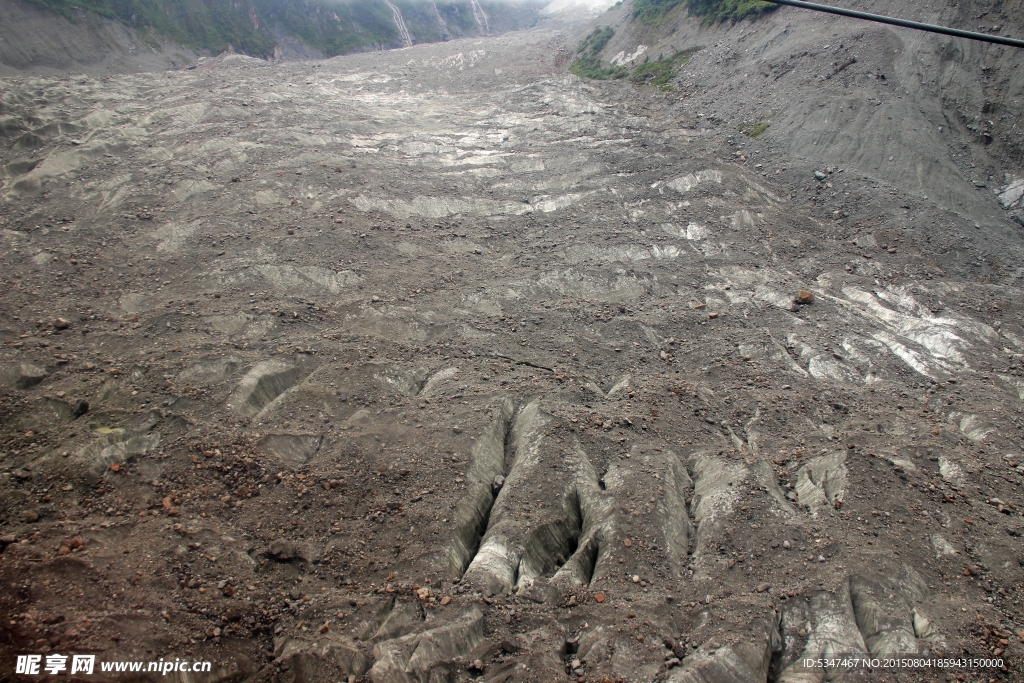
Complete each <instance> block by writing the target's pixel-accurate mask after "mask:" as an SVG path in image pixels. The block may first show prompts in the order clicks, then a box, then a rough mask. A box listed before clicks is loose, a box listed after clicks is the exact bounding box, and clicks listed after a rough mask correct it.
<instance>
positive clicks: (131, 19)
mask: <svg viewBox="0 0 1024 683" xmlns="http://www.w3.org/2000/svg"><path fill="white" fill-rule="evenodd" d="M28 2H31V3H34V4H36V5H39V6H41V7H45V8H47V9H49V10H52V11H54V12H57V13H58V14H61V15H63V16H64V17H67V18H68V19H70V20H71V21H77V20H78V18H79V16H80V12H79V10H86V11H89V12H93V13H95V14H98V15H100V16H103V17H107V18H108V19H116V20H118V21H121V22H122V23H124V24H126V25H128V26H132V27H134V28H135V29H137V30H138V31H139V32H140V33H141V34H142V35H143V36H145V37H150V38H153V37H156V36H162V37H165V38H169V39H170V40H172V41H174V42H176V43H179V44H181V45H185V46H187V47H190V48H192V49H194V50H205V51H209V52H212V53H219V52H224V51H225V50H228V49H234V50H235V51H237V52H241V53H243V54H247V55H253V56H256V57H269V56H271V55H273V54H274V47H275V46H276V45H277V42H278V38H279V37H280V36H291V37H293V38H297V39H299V40H301V41H302V42H303V43H305V44H306V45H308V46H309V47H311V48H313V49H315V50H319V51H320V52H323V53H324V54H326V55H328V56H333V55H338V54H345V53H348V52H356V51H359V50H365V49H367V48H372V47H375V46H389V45H398V44H399V43H400V40H399V36H398V30H397V29H396V28H395V24H394V20H393V19H392V16H391V10H390V9H388V7H387V5H385V4H384V3H383V2H381V0H334V1H329V0H28ZM394 4H395V5H396V6H397V7H398V8H399V9H400V10H401V12H402V16H403V17H404V19H405V22H406V24H407V25H408V26H409V30H410V32H411V33H412V34H413V38H414V40H415V41H416V42H433V41H437V40H447V39H449V38H453V37H458V36H463V35H477V34H478V33H479V32H480V27H479V26H477V24H476V20H475V18H474V16H473V11H472V8H471V7H470V3H469V0H437V2H435V3H426V2H416V1H415V0H394ZM542 4H543V3H542V2H541V0H533V1H531V2H524V3H519V2H517V3H511V2H503V1H501V0H496V1H492V2H484V3H483V6H484V11H485V12H486V13H487V15H488V17H489V18H490V19H489V23H490V28H491V30H492V31H493V32H501V31H507V30H512V29H518V28H522V27H524V26H530V25H532V24H533V23H534V21H536V17H537V16H538V12H539V9H540V7H541V6H542ZM435 7H436V10H435Z"/></svg>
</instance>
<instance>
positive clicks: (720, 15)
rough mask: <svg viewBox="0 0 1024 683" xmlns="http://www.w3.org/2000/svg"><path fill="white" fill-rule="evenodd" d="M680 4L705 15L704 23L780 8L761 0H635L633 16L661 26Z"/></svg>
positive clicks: (693, 11) (736, 19) (730, 19)
mask: <svg viewBox="0 0 1024 683" xmlns="http://www.w3.org/2000/svg"><path fill="white" fill-rule="evenodd" d="M680 5H681V6H683V7H686V9H687V10H688V11H689V13H690V14H692V15H694V16H698V17H704V23H708V24H713V23H717V22H721V21H739V20H740V19H744V18H746V17H749V16H756V15H758V14H763V13H765V12H770V11H772V10H774V9H777V8H778V5H775V4H772V3H770V2H761V1H760V0H633V16H634V17H636V18H637V19H639V20H640V21H642V22H643V23H645V24H650V25H652V26H660V25H661V24H662V23H664V21H665V19H666V18H667V17H668V15H669V13H670V12H672V10H674V9H675V8H676V7H679V6H680Z"/></svg>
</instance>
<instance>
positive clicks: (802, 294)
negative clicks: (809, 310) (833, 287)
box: [793, 289, 814, 306]
mask: <svg viewBox="0 0 1024 683" xmlns="http://www.w3.org/2000/svg"><path fill="white" fill-rule="evenodd" d="M793 302H794V303H797V304H800V305H801V306H807V305H809V304H813V303H814V292H811V291H808V290H806V289H801V290H799V291H797V293H796V296H794V297H793Z"/></svg>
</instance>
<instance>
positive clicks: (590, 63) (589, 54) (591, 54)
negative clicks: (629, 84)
mask: <svg viewBox="0 0 1024 683" xmlns="http://www.w3.org/2000/svg"><path fill="white" fill-rule="evenodd" d="M614 35H615V29H613V28H612V27H611V26H601V27H598V28H595V29H594V30H593V31H592V32H591V33H590V35H588V36H587V37H586V38H584V39H583V42H581V43H580V45H579V47H578V48H576V54H578V55H579V57H577V58H576V59H575V61H573V63H572V65H571V66H570V67H569V71H570V73H573V74H576V75H577V76H579V77H580V78H593V79H596V80H601V81H606V80H608V79H610V78H625V77H626V76H628V75H629V69H627V68H626V67H624V66H609V67H606V66H604V65H603V64H602V63H601V50H603V49H604V46H605V45H607V44H608V41H609V40H611V39H612V36H614Z"/></svg>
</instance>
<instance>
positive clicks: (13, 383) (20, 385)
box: [0, 363, 48, 389]
mask: <svg viewBox="0 0 1024 683" xmlns="http://www.w3.org/2000/svg"><path fill="white" fill-rule="evenodd" d="M47 374H48V373H47V372H46V370H44V369H43V368H41V367H39V366H38V365H32V364H31V363H18V364H17V365H11V366H7V367H4V368H3V369H0V381H2V382H3V383H4V384H6V385H7V386H9V387H10V388H12V389H30V388H32V387H34V386H35V385H37V384H39V383H40V382H42V381H43V380H44V379H46V376H47Z"/></svg>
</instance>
